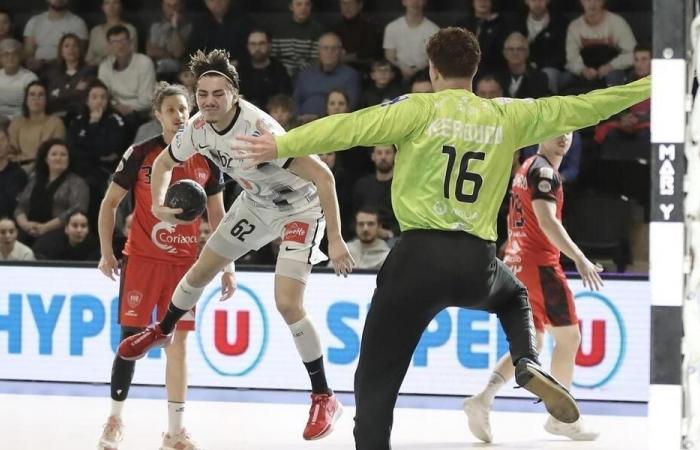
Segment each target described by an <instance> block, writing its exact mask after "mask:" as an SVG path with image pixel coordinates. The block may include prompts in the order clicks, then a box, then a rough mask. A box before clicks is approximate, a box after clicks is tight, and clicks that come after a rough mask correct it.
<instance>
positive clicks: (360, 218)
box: [348, 207, 391, 270]
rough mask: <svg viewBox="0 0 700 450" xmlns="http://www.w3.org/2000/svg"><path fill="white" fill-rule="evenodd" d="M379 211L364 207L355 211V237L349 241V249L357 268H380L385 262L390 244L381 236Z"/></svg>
mask: <svg viewBox="0 0 700 450" xmlns="http://www.w3.org/2000/svg"><path fill="white" fill-rule="evenodd" d="M379 229H380V226H379V213H378V212H377V210H375V209H373V208H367V207H362V208H360V209H358V210H357V212H356V213H355V236H356V237H355V239H353V240H352V241H350V242H348V250H350V255H351V256H352V259H354V260H355V268H356V269H370V270H379V269H380V268H381V267H382V264H384V260H385V259H386V257H387V255H388V254H389V251H390V250H391V249H390V248H389V245H388V244H387V243H386V242H385V241H384V240H383V239H380V238H379Z"/></svg>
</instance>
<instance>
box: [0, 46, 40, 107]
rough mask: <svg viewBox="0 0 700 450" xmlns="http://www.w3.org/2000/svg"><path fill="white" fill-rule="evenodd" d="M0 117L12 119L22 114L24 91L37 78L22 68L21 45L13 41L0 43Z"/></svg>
mask: <svg viewBox="0 0 700 450" xmlns="http://www.w3.org/2000/svg"><path fill="white" fill-rule="evenodd" d="M0 62H2V69H0V116H6V117H7V118H10V119H11V118H13V117H16V116H19V115H21V114H22V102H23V101H24V91H25V89H26V88H27V86H28V85H29V83H31V82H32V81H36V80H37V79H38V78H37V76H36V75H35V74H34V72H32V71H30V70H28V69H25V68H24V67H22V44H21V43H20V42H19V41H17V40H15V39H3V40H2V41H0Z"/></svg>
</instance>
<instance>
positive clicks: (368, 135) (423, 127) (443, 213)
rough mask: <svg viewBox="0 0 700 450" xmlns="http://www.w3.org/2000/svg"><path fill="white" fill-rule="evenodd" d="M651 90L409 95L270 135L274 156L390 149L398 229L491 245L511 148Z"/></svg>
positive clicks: (578, 124)
mask: <svg viewBox="0 0 700 450" xmlns="http://www.w3.org/2000/svg"><path fill="white" fill-rule="evenodd" d="M650 84H651V82H650V79H649V78H648V77H647V78H644V79H642V80H639V81H635V82H633V83H630V84H627V85H624V86H616V87H611V88H608V89H601V90H597V91H592V92H590V93H587V94H583V95H577V96H566V97H548V98H541V99H537V100H532V99H524V100H517V99H492V100H487V99H483V98H480V97H477V96H476V95H474V94H473V93H471V92H469V91H467V90H464V89H450V90H444V91H440V92H437V93H434V94H408V95H404V96H401V97H398V98H396V99H394V100H392V101H390V102H387V103H384V104H382V105H377V106H373V107H370V108H366V109H363V110H360V111H356V112H354V113H350V114H337V115H333V116H330V117H326V118H324V119H320V120H317V121H314V122H311V123H309V124H307V125H304V126H302V127H299V128H296V129H294V130H292V131H290V132H289V133H287V134H285V135H282V136H276V137H275V139H276V142H277V147H278V156H279V157H280V158H287V157H294V156H301V155H309V154H314V153H327V152H331V151H338V150H343V149H348V148H351V147H354V146H372V145H379V144H393V145H395V146H396V149H397V153H396V160H395V167H394V178H393V181H392V186H391V201H392V206H393V209H394V213H395V214H396V218H397V219H398V221H399V224H400V226H401V230H402V231H406V230H415V229H428V230H462V231H465V232H467V233H470V234H472V235H474V236H477V237H479V238H482V239H485V240H489V241H494V240H496V216H497V214H498V209H499V207H500V205H501V202H502V200H503V196H504V195H505V192H506V189H507V187H508V179H509V178H510V174H511V167H512V163H513V154H514V152H515V151H516V150H517V149H520V148H522V147H526V146H529V145H533V144H536V143H539V142H542V141H543V140H546V139H550V138H553V137H556V136H559V135H562V134H564V133H567V132H569V131H572V130H576V129H579V128H584V127H587V126H590V125H594V124H596V123H598V122H600V121H601V120H604V119H606V118H608V117H610V116H611V115H613V114H615V113H618V112H620V111H622V110H624V109H626V108H628V107H630V106H632V105H634V104H636V103H639V102H641V101H642V100H645V99H646V98H648V97H649V95H650Z"/></svg>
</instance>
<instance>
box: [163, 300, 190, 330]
mask: <svg viewBox="0 0 700 450" xmlns="http://www.w3.org/2000/svg"><path fill="white" fill-rule="evenodd" d="M187 311H189V310H188V309H180V308H178V307H177V306H175V305H173V303H172V302H170V304H169V305H168V311H167V312H166V313H165V317H163V320H161V321H160V331H162V332H163V334H170V333H172V332H173V330H174V329H175V325H177V321H178V320H180V318H181V317H182V316H184V315H185V314H187Z"/></svg>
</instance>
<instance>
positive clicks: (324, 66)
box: [0, 0, 651, 268]
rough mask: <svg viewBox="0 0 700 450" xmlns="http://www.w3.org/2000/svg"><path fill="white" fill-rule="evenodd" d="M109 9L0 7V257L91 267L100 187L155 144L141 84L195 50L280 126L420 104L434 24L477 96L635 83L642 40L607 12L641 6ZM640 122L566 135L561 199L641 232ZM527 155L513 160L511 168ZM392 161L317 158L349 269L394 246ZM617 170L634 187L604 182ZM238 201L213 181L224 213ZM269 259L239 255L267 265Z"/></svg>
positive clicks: (642, 31) (476, 0) (552, 2)
mask: <svg viewBox="0 0 700 450" xmlns="http://www.w3.org/2000/svg"><path fill="white" fill-rule="evenodd" d="M123 1H124V2H125V3H124V4H122V0H103V1H102V3H101V5H100V10H99V11H97V10H94V6H93V7H92V8H91V2H81V1H80V0H75V1H74V2H70V1H69V0H45V2H44V0H33V1H30V2H26V3H19V2H16V1H11V2H8V5H10V6H3V7H0V260H7V259H17V260H26V259H33V258H36V259H68V260H90V261H94V260H96V259H99V246H97V244H96V239H95V232H94V230H96V217H97V211H98V209H99V204H100V201H101V198H102V196H103V194H104V191H105V188H106V186H107V183H108V182H109V180H110V176H111V174H112V173H113V172H114V170H115V168H116V166H117V165H118V164H119V162H120V159H121V157H122V155H123V154H124V152H125V151H126V149H127V148H128V147H129V146H130V145H132V144H133V143H135V142H140V141H143V140H145V139H148V138H150V137H152V136H154V135H156V134H158V133H160V126H159V124H158V122H157V121H156V120H154V119H153V117H152V115H151V97H152V94H153V91H154V87H155V85H156V83H157V81H159V80H166V81H169V82H178V83H181V84H183V85H185V86H186V87H187V88H188V89H190V90H191V91H193V90H194V85H195V80H194V78H193V75H192V74H191V73H190V72H189V70H188V68H187V65H186V61H187V57H188V55H189V54H191V53H192V52H194V51H196V50H198V49H201V50H212V49H214V48H223V49H226V50H228V51H229V52H230V55H231V58H232V60H233V61H234V63H235V64H236V66H237V68H238V70H239V74H240V78H241V95H242V96H243V98H245V99H246V100H248V101H251V102H253V103H254V104H255V105H257V106H258V107H260V108H262V109H265V110H266V111H268V112H269V113H270V114H271V115H272V116H273V117H274V118H275V119H277V120H278V121H279V122H280V123H281V124H282V125H283V126H284V127H285V128H286V129H291V128H293V127H296V126H298V125H300V124H303V123H306V122H308V121H311V120H316V119H318V118H320V117H323V116H326V115H332V114H339V113H345V112H350V111H354V110H356V109H358V108H362V107H367V106H372V105H377V104H380V103H382V102H385V101H388V100H391V99H393V98H395V97H397V96H399V95H401V94H404V93H407V92H414V93H425V92H432V85H431V83H430V77H429V75H428V71H427V66H428V59H427V55H426V52H425V44H426V42H427V40H428V39H429V38H430V36H431V35H432V34H433V33H435V31H437V30H438V29H439V28H440V27H444V26H451V25H455V26H461V27H465V28H467V29H469V30H470V31H472V32H474V33H475V34H476V36H477V37H478V40H479V43H480V45H481V49H482V61H481V64H480V66H479V69H478V73H477V77H476V79H475V82H474V92H475V93H476V94H477V95H479V96H482V97H485V98H496V97H513V98H538V97H543V96H549V95H555V94H577V93H583V92H587V91H589V90H591V89H595V88H601V87H606V86H611V85H615V84H621V83H625V82H627V81H631V80H634V79H637V78H640V77H643V76H646V75H647V74H649V72H650V60H651V50H650V47H649V46H648V45H646V44H644V42H645V41H647V40H649V38H650V32H651V30H650V29H649V27H648V26H644V25H643V24H644V21H641V23H642V25H639V24H635V27H634V28H633V27H631V26H630V22H628V21H627V20H626V19H625V18H624V15H625V14H632V15H635V14H636V16H635V17H640V15H642V16H643V15H645V14H646V15H649V14H650V10H649V8H648V7H647V5H646V2H626V1H625V0H503V1H501V2H499V1H498V0H459V1H458V2H455V3H449V4H448V0H431V2H435V4H428V0H402V1H401V5H402V9H403V10H402V11H398V10H395V11H392V8H396V7H397V6H398V5H394V3H388V2H386V1H381V2H380V0H374V1H372V2H371V3H370V2H367V4H365V3H364V1H363V0H338V2H337V4H336V3H335V2H334V0H318V2H317V3H312V1H311V0H276V1H275V2H273V1H271V0H263V1H262V2H260V3H256V4H255V5H253V4H247V3H246V2H245V1H244V0H191V1H190V0H161V4H160V8H159V9H158V10H154V9H153V8H154V7H155V5H153V4H146V3H145V2H137V1H131V2H129V1H128V0H123ZM462 2H464V3H462ZM74 3H75V4H74ZM12 5H14V6H12ZM42 8H43V11H38V9H42ZM616 8H619V10H617V9H616ZM616 10H617V11H618V12H614V11H616ZM647 23H648V21H647ZM88 25H89V26H88ZM649 111H650V103H649V102H648V101H647V102H643V103H641V104H639V105H635V106H634V107H632V108H630V109H629V110H628V111H625V112H624V113H622V114H620V115H619V116H617V117H614V118H612V119H610V120H609V121H607V122H605V123H603V124H601V125H599V126H597V127H594V128H591V129H587V130H580V131H579V132H578V133H576V136H575V139H574V145H573V147H572V149H571V151H570V152H569V154H568V155H567V157H566V158H565V160H564V162H563V165H562V167H561V173H562V177H563V179H564V182H565V183H566V192H567V202H570V201H575V199H576V198H577V196H579V195H588V194H589V192H590V191H595V192H596V193H597V194H605V195H620V194H624V195H625V196H627V197H629V198H631V200H632V201H634V202H635V203H636V204H638V205H640V208H641V209H642V210H643V211H644V212H645V214H642V219H641V220H642V221H644V220H648V219H646V217H648V208H649V198H648V192H647V191H648V190H649V189H648V178H649V177H648V168H649V166H648V160H649V154H650V145H649ZM193 113H194V111H193ZM535 151H536V147H532V148H526V149H522V150H521V151H520V152H518V153H516V155H515V158H514V163H513V167H514V169H515V168H517V166H518V165H519V164H520V163H521V162H522V161H523V160H524V159H525V158H527V157H528V156H530V155H532V154H533V153H534V152H535ZM394 156H395V149H394V148H393V147H391V146H378V147H375V148H364V149H352V151H344V152H338V153H335V154H328V155H324V156H323V160H324V161H325V162H326V163H327V164H328V166H329V167H330V168H331V169H332V171H333V173H334V174H335V176H336V180H337V181H336V185H337V190H338V197H339V200H340V207H341V216H342V217H341V218H342V222H343V233H344V234H345V237H346V238H347V239H348V240H349V241H350V242H351V249H352V253H353V256H354V257H355V259H356V261H359V262H360V264H359V267H361V268H377V267H378V265H380V264H381V261H382V260H383V257H385V256H386V253H387V252H388V249H389V248H391V246H392V245H393V244H394V243H395V241H396V240H397V239H399V238H400V230H399V228H398V224H397V221H396V218H395V217H394V214H393V212H392V208H391V196H390V191H391V181H392V175H393V165H394ZM627 169H629V170H632V171H635V170H636V171H638V173H641V174H642V176H641V177H637V178H638V179H637V180H634V181H632V180H629V179H626V178H622V177H620V176H615V174H616V173H618V174H619V173H620V172H619V171H620V170H627ZM238 193H240V188H238V187H237V186H235V184H234V183H233V182H232V183H230V184H229V185H228V186H227V190H226V203H227V206H228V205H229V204H230V203H231V202H232V201H233V200H234V198H235V196H236V195H237V194H238ZM507 204H508V199H504V203H503V205H504V206H503V207H502V208H501V210H502V213H501V224H500V226H499V241H501V242H502V241H503V240H504V239H505V232H506V228H505V226H504V219H505V214H506V213H507ZM122 217H128V211H125V213H124V214H122ZM126 228H127V229H128V226H127V227H126ZM574 237H575V236H574ZM204 239H205V238H204ZM501 242H499V243H501ZM274 250H275V249H274V246H273V247H270V248H265V249H263V250H261V251H260V252H258V254H253V255H249V257H248V258H247V260H248V261H249V262H252V263H268V262H269V263H271V262H273V258H274V253H275V251H274ZM630 262H631V261H630Z"/></svg>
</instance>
